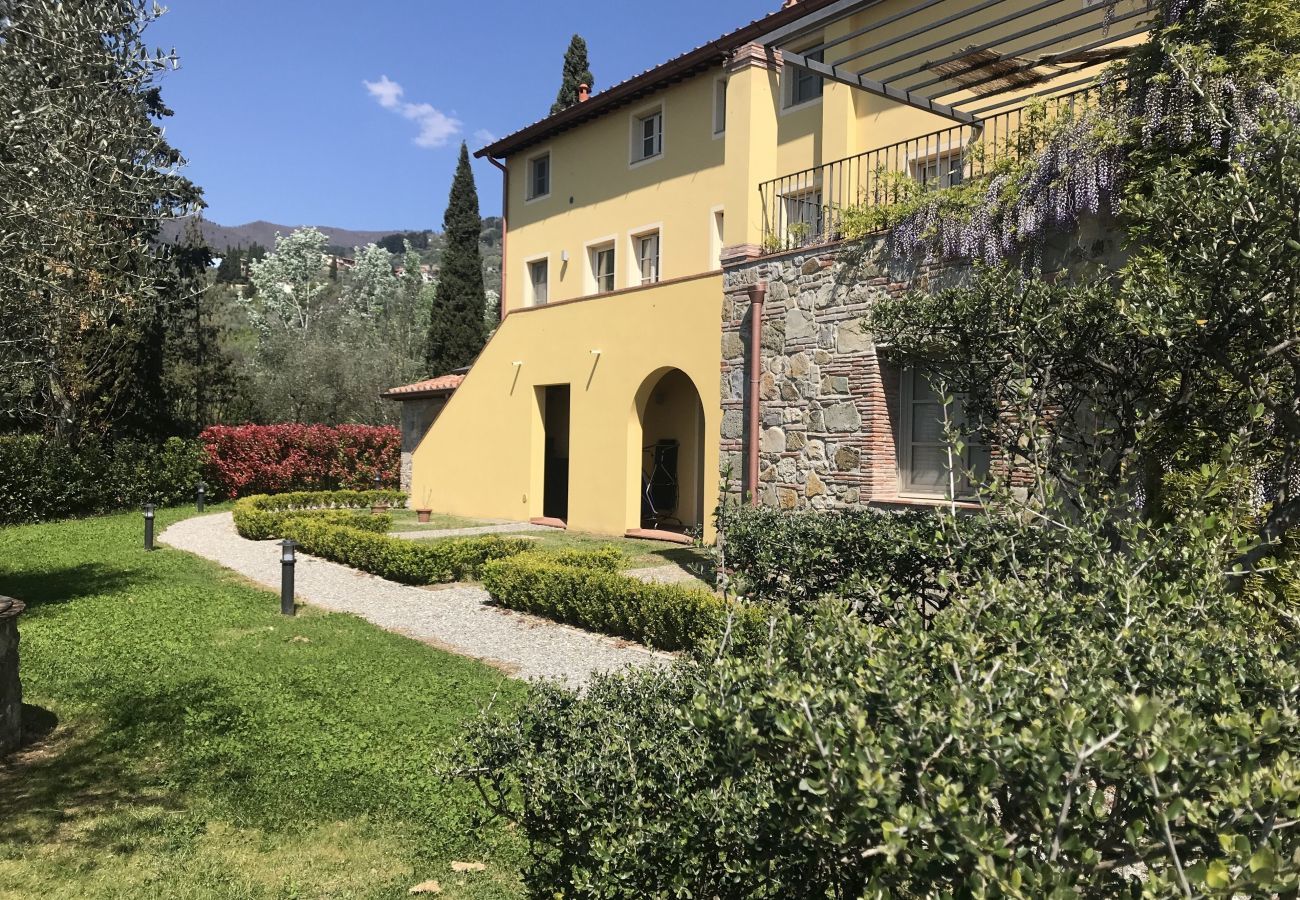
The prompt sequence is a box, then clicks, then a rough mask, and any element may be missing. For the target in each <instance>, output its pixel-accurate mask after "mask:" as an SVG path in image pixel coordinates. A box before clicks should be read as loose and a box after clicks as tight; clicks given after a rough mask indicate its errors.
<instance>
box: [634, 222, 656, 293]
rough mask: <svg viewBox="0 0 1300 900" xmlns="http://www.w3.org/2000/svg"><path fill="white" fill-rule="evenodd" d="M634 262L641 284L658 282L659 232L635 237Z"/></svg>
mask: <svg viewBox="0 0 1300 900" xmlns="http://www.w3.org/2000/svg"><path fill="white" fill-rule="evenodd" d="M636 262H637V268H638V269H639V270H640V273H641V283H642V284H658V283H659V232H657V231H656V232H652V233H650V234H643V235H640V236H639V237H637V238H636Z"/></svg>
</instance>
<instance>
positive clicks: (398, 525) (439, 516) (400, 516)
mask: <svg viewBox="0 0 1300 900" xmlns="http://www.w3.org/2000/svg"><path fill="white" fill-rule="evenodd" d="M487 524H490V523H487V522H483V521H481V520H478V519H466V518H462V517H461V516H448V515H444V514H443V513H434V514H433V515H431V516H430V517H429V521H428V522H427V523H425V524H421V523H420V521H419V519H418V518H417V517H416V515H415V510H413V509H395V510H393V531H395V532H404V531H443V530H446V529H448V528H476V527H478V526H479V525H487Z"/></svg>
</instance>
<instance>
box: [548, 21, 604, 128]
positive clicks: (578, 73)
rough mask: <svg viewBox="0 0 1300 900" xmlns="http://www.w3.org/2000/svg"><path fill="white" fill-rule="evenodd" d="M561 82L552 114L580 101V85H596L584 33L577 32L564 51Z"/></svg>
mask: <svg viewBox="0 0 1300 900" xmlns="http://www.w3.org/2000/svg"><path fill="white" fill-rule="evenodd" d="M563 79H564V80H563V81H562V82H561V83H560V93H559V94H558V95H557V96H556V98H555V103H553V104H551V115H555V114H556V113H557V112H561V111H562V110H566V109H568V108H569V107H570V106H573V105H574V104H575V103H577V102H578V86H579V85H582V84H585V85H587V87H595V86H596V81H595V76H594V75H592V74H591V66H590V65H589V64H588V63H587V42H586V41H584V40H583V39H582V35H578V34H575V35H574V36H573V40H571V41H569V49H568V50H566V51H564V76H563Z"/></svg>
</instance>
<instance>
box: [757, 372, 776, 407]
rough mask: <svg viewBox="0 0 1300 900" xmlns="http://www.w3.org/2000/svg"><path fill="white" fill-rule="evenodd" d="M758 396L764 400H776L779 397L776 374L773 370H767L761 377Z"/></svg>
mask: <svg viewBox="0 0 1300 900" xmlns="http://www.w3.org/2000/svg"><path fill="white" fill-rule="evenodd" d="M758 396H759V397H760V398H762V399H764V400H775V399H776V398H777V390H776V376H775V375H773V374H772V373H771V372H766V373H764V374H763V375H762V376H761V377H760V378H759V380H758Z"/></svg>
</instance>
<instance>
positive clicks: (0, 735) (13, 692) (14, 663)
mask: <svg viewBox="0 0 1300 900" xmlns="http://www.w3.org/2000/svg"><path fill="white" fill-rule="evenodd" d="M22 611H23V604H22V603H20V602H19V601H17V600H10V599H9V598H8V597H0V756H3V755H4V754H6V753H8V752H9V751H11V750H14V749H16V748H17V747H18V744H19V742H20V741H21V739H22V709H23V687H22V683H21V682H20V681H19V680H18V615H19V613H21V612H22Z"/></svg>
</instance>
